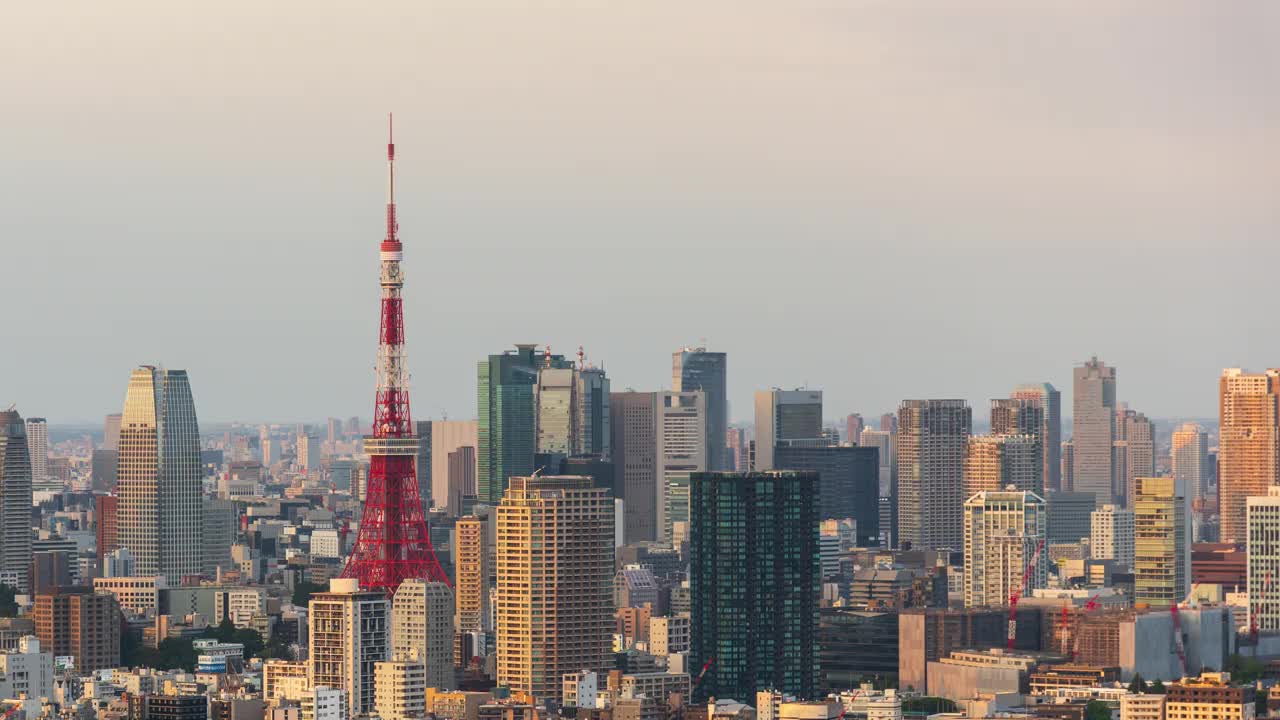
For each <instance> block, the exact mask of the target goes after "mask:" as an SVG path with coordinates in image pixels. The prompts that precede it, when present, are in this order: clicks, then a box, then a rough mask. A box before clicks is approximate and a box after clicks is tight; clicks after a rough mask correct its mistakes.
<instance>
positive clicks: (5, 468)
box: [0, 410, 31, 592]
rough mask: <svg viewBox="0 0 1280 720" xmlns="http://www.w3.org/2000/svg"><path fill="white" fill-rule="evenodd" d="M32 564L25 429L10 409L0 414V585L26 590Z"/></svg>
mask: <svg viewBox="0 0 1280 720" xmlns="http://www.w3.org/2000/svg"><path fill="white" fill-rule="evenodd" d="M30 565H31V456H30V455H29V454H28V452H27V429H26V424H25V423H23V422H22V416H21V415H19V414H18V413H17V412H15V411H13V410H5V411H3V412H0V582H3V583H4V584H6V585H9V586H10V587H13V588H14V589H16V590H18V591H19V592H26V591H27V590H28V589H29V588H28V582H27V579H28V578H27V575H28V571H29V568H30Z"/></svg>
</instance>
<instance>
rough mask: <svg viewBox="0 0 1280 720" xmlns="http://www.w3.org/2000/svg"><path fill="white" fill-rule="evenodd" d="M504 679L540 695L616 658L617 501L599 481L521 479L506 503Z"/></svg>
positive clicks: (501, 596) (501, 539)
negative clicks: (596, 484)
mask: <svg viewBox="0 0 1280 720" xmlns="http://www.w3.org/2000/svg"><path fill="white" fill-rule="evenodd" d="M497 523H498V525H497V535H498V545H497V581H498V589H497V594H496V598H497V600H496V602H497V619H498V627H497V645H498V682H499V683H500V684H503V685H506V686H508V687H510V688H511V689H512V690H516V691H523V692H527V693H530V694H532V695H533V696H534V697H536V698H556V697H559V696H560V690H561V678H562V677H563V676H564V675H565V674H567V673H570V672H577V671H578V670H584V669H586V670H595V671H597V672H603V671H605V670H606V669H607V668H608V667H609V666H610V665H611V664H612V663H611V657H610V650H611V645H612V635H613V592H612V591H613V582H612V581H613V531H614V520H613V499H612V498H610V497H609V493H608V491H607V490H605V489H604V488H597V487H594V486H593V485H592V483H591V480H590V478H584V477H575V476H551V477H516V478H512V479H511V481H510V484H509V487H508V488H507V492H506V493H505V494H504V496H503V498H502V503H501V504H499V505H498V508H497Z"/></svg>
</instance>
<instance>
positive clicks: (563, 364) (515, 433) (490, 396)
mask: <svg viewBox="0 0 1280 720" xmlns="http://www.w3.org/2000/svg"><path fill="white" fill-rule="evenodd" d="M536 347H537V346H536V345H516V349H515V351H514V352H512V351H510V350H508V351H506V352H504V353H502V354H500V355H490V356H489V357H488V359H487V360H481V361H480V365H479V368H478V372H477V383H476V409H477V412H478V415H477V417H478V418H479V420H480V422H479V443H480V446H479V447H478V448H476V494H477V499H478V500H479V501H480V502H484V503H489V504H497V503H498V502H499V501H500V500H502V493H503V491H504V490H506V488H507V480H508V479H509V478H512V477H525V476H528V475H532V474H533V471H534V469H535V468H534V466H533V454H534V452H535V428H534V413H535V412H536V409H535V403H534V388H535V386H536V385H537V383H538V370H539V369H540V368H544V367H551V368H570V367H573V363H572V362H571V361H567V360H565V359H564V356H563V355H549V356H547V355H538V354H537V352H535V349H536Z"/></svg>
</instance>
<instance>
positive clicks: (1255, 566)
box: [1245, 485, 1280, 633]
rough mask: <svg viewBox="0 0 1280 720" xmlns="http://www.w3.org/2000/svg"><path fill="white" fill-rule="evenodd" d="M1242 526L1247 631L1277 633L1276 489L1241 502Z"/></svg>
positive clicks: (1279, 545) (1279, 490)
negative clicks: (1245, 535)
mask: <svg viewBox="0 0 1280 720" xmlns="http://www.w3.org/2000/svg"><path fill="white" fill-rule="evenodd" d="M1245 523H1246V525H1247V526H1248V530H1249V532H1248V543H1247V545H1246V552H1245V556H1246V557H1247V558H1248V561H1247V562H1248V574H1247V577H1248V581H1247V584H1246V587H1247V588H1248V598H1249V600H1248V602H1249V604H1248V609H1249V627H1250V629H1251V630H1253V629H1257V630H1259V631H1262V632H1268V633H1273V632H1275V631H1277V630H1280V542H1277V540H1280V485H1272V486H1271V487H1269V488H1267V494H1266V496H1262V497H1260V496H1256V495H1255V496H1252V497H1249V498H1246V499H1245Z"/></svg>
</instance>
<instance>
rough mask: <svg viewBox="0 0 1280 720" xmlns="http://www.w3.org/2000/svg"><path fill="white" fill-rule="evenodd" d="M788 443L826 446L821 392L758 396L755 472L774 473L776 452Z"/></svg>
mask: <svg viewBox="0 0 1280 720" xmlns="http://www.w3.org/2000/svg"><path fill="white" fill-rule="evenodd" d="M789 443H794V444H802V445H821V444H824V441H823V434H822V391H821V390H776V389H775V390H761V391H759V392H757V393H756V469H757V470H772V469H774V467H775V465H774V460H773V450H774V448H776V447H778V446H779V445H784V444H789Z"/></svg>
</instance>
